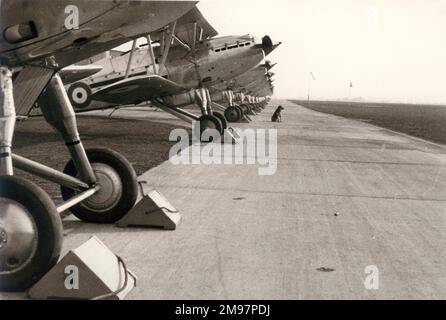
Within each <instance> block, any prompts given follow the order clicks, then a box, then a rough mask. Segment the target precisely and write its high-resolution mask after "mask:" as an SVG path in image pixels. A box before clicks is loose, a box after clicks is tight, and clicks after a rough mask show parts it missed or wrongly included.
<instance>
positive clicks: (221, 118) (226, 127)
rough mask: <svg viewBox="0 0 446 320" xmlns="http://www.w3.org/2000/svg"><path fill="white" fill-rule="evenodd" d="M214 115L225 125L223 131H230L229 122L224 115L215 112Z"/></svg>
mask: <svg viewBox="0 0 446 320" xmlns="http://www.w3.org/2000/svg"><path fill="white" fill-rule="evenodd" d="M213 115H214V116H215V117H217V118H218V120H220V122H221V124H222V125H223V130H226V129H228V122H227V121H226V118H225V116H224V115H223V114H222V113H220V112H216V111H214V112H213Z"/></svg>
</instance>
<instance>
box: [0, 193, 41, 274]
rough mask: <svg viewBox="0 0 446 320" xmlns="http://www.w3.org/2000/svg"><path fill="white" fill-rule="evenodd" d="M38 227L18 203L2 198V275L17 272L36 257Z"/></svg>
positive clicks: (0, 244) (0, 270) (0, 207)
mask: <svg viewBox="0 0 446 320" xmlns="http://www.w3.org/2000/svg"><path fill="white" fill-rule="evenodd" d="M37 244H38V232H37V226H36V223H35V221H34V219H33V218H32V216H31V214H30V213H29V212H28V210H26V209H25V207H23V206H22V205H20V204H19V203H18V202H15V201H13V200H10V199H5V198H0V274H8V273H12V272H17V271H18V270H20V269H22V268H24V267H25V266H26V265H27V264H28V263H29V262H30V261H31V259H32V258H33V257H34V256H35V254H36V251H37Z"/></svg>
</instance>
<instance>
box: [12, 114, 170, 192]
mask: <svg viewBox="0 0 446 320" xmlns="http://www.w3.org/2000/svg"><path fill="white" fill-rule="evenodd" d="M78 126H79V132H80V134H81V139H82V141H83V143H84V145H85V147H86V148H91V147H107V148H111V149H113V150H115V151H118V152H120V153H121V154H123V155H124V156H125V157H126V158H127V159H128V160H129V161H130V162H131V163H132V164H133V166H134V168H135V170H136V172H137V174H138V175H140V174H142V173H144V172H146V171H147V170H150V169H151V168H153V167H156V166H158V165H160V164H161V163H163V162H164V161H166V160H168V159H169V150H170V148H171V146H172V145H173V144H174V143H172V142H169V134H170V132H171V130H172V129H175V127H173V126H170V125H167V124H160V123H156V122H151V121H138V120H119V119H107V118H98V117H89V116H79V117H78ZM13 150H14V153H17V154H19V155H21V156H25V157H28V158H30V159H31V160H34V161H38V162H40V163H42V164H45V165H48V166H50V167H52V168H55V169H58V170H63V168H64V167H65V164H66V163H67V161H68V160H69V154H68V151H67V149H66V147H65V144H64V142H63V141H62V139H61V138H60V136H59V134H58V133H56V132H55V131H54V130H53V129H52V128H51V127H50V126H49V125H48V124H46V122H45V121H44V120H43V118H31V119H29V120H27V121H25V122H21V123H17V125H16V131H15V135H14V144H13ZM17 174H18V175H19V176H22V177H26V178H28V179H31V180H32V181H34V182H36V183H37V184H38V185H39V186H41V187H42V188H43V189H44V190H45V191H47V192H49V194H50V195H51V196H52V197H53V198H55V199H58V198H60V192H59V187H58V186H57V185H54V184H52V183H50V182H47V181H44V180H41V179H39V178H36V177H34V176H31V175H29V174H26V173H22V172H20V171H18V170H17Z"/></svg>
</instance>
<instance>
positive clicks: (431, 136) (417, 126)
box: [293, 100, 446, 144]
mask: <svg viewBox="0 0 446 320" xmlns="http://www.w3.org/2000/svg"><path fill="white" fill-rule="evenodd" d="M293 102H295V103H297V104H299V105H301V106H303V107H306V108H308V109H311V110H314V111H318V112H323V113H329V114H334V115H337V116H341V117H345V118H351V119H357V120H361V121H366V122H369V123H371V124H374V125H376V126H380V127H383V128H387V129H391V130H395V131H399V132H402V133H406V134H408V135H411V136H415V137H418V138H422V139H425V140H429V141H432V142H437V143H441V144H446V106H439V105H409V104H379V103H348V102H330V101H311V102H308V101H300V100H297V101H293Z"/></svg>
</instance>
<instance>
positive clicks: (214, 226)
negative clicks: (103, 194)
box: [0, 101, 446, 299]
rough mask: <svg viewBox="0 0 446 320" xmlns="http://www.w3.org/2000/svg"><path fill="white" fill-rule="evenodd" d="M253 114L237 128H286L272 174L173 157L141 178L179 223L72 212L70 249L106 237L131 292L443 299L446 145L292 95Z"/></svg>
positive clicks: (143, 295)
mask: <svg viewBox="0 0 446 320" xmlns="http://www.w3.org/2000/svg"><path fill="white" fill-rule="evenodd" d="M279 103H280V104H282V105H284V106H285V108H286V110H285V112H284V122H283V123H280V124H272V123H271V122H270V121H269V120H270V117H271V114H272V112H273V111H274V108H275V107H276V106H277V105H278V104H279ZM120 112H123V111H120ZM163 117H164V116H163ZM253 119H254V121H253V122H252V123H250V124H240V125H236V127H240V128H277V129H278V170H277V173H276V174H275V175H273V176H259V175H258V174H257V169H258V168H257V166H252V165H251V166H247V165H211V166H206V165H178V166H175V165H173V164H172V163H170V162H169V161H167V162H165V163H164V164H162V165H161V166H160V167H158V168H155V169H153V170H151V171H149V172H147V173H146V174H144V175H143V176H142V177H140V179H141V180H145V181H147V182H148V183H149V186H151V187H153V188H156V189H157V190H158V191H160V192H161V193H162V194H163V195H164V196H166V197H167V198H168V199H169V201H170V202H171V203H172V204H173V205H174V206H175V207H176V208H177V209H179V210H180V211H181V213H182V215H183V221H182V223H181V225H180V226H179V228H178V229H177V230H176V231H173V232H169V231H162V230H152V229H149V230H144V229H117V228H115V227H113V226H96V225H89V224H84V223H81V222H78V221H75V220H73V219H69V220H68V221H65V228H66V232H67V236H66V239H65V244H64V248H65V251H66V250H68V249H72V248H75V247H77V246H78V245H80V244H82V243H83V242H84V241H86V240H87V239H88V238H89V237H90V236H92V235H96V236H97V237H98V238H100V239H101V240H102V241H103V242H104V243H105V244H106V245H107V246H109V247H110V248H111V249H112V250H113V251H114V252H115V253H117V254H118V255H120V256H121V257H123V258H124V260H125V261H126V263H127V265H128V267H129V268H130V269H131V270H132V271H133V272H134V273H135V274H136V275H137V276H138V283H137V287H136V288H135V289H134V290H133V291H132V292H131V294H130V295H129V297H128V299H445V298H446V271H445V269H444V265H445V264H446V252H445V248H446V233H445V227H446V223H445V222H446V148H444V147H443V146H439V145H435V144H432V143H429V142H425V141H423V140H420V139H415V138H412V137H408V136H405V135H402V134H399V133H395V132H392V131H389V130H385V129H381V128H378V127H375V126H372V125H369V124H366V123H363V122H358V121H354V120H348V119H344V118H340V117H336V116H332V115H326V114H321V113H317V112H313V111H309V110H307V109H304V108H302V107H300V106H297V105H294V104H292V103H291V102H287V101H274V102H273V103H272V104H271V106H269V107H267V108H266V110H265V111H264V112H263V113H262V114H260V115H258V116H255V117H253ZM166 138H167V137H166ZM148 190H150V188H149V187H148ZM336 213H339V215H335V214H336ZM370 265H375V266H377V267H378V269H379V290H367V289H366V288H365V286H364V281H365V280H366V277H367V274H366V273H365V268H366V267H367V266H370ZM0 298H1V296H0Z"/></svg>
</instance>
